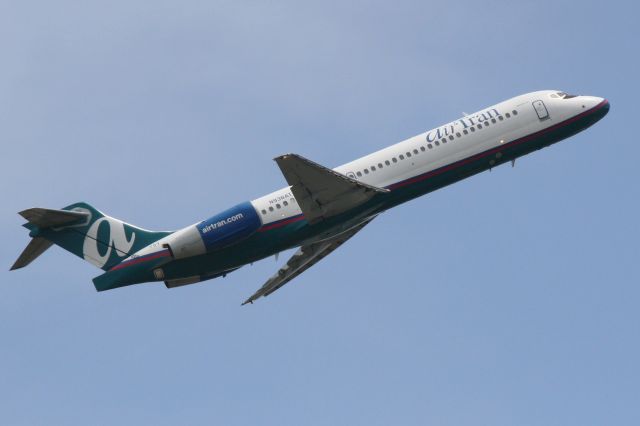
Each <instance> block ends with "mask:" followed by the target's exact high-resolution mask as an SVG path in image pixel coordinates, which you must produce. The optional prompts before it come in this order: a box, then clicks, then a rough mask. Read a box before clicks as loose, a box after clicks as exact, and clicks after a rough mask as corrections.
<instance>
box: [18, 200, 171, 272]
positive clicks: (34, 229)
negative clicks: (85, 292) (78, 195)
mask: <svg viewBox="0 0 640 426" xmlns="http://www.w3.org/2000/svg"><path fill="white" fill-rule="evenodd" d="M20 215H21V216H22V217H24V218H25V219H26V220H27V223H25V224H24V225H23V226H24V227H25V228H27V229H29V231H30V232H29V236H30V237H31V238H32V239H31V242H30V243H29V245H27V247H26V248H25V249H24V251H23V252H22V254H21V255H20V257H18V260H16V262H15V263H14V264H13V266H12V267H11V270H14V269H18V268H22V267H25V266H27V265H28V264H29V263H31V262H32V261H33V260H35V259H36V258H37V257H38V256H40V255H41V254H42V253H44V252H45V251H46V250H47V249H48V248H49V247H51V245H53V244H56V245H58V246H60V247H62V248H63V249H65V250H67V251H69V252H71V253H73V254H75V255H76V256H78V257H80V258H82V259H84V260H86V261H87V262H90V263H92V264H94V265H96V266H97V267H98V268H100V269H102V270H104V271H108V270H110V269H111V268H113V267H114V266H116V265H117V264H119V263H120V262H122V260H124V259H126V258H127V257H129V256H131V255H132V254H134V253H135V252H137V251H138V250H140V249H142V248H144V247H146V246H148V245H149V244H151V243H153V242H155V241H157V240H159V239H161V238H163V237H165V236H167V235H169V234H171V232H153V231H147V230H144V229H141V228H138V227H136V226H133V225H130V224H128V223H125V222H123V221H121V220H118V219H115V218H112V217H109V216H107V215H105V214H104V213H102V212H100V211H99V210H96V209H95V208H93V207H92V206H90V205H89V204H87V203H75V204H71V205H70V206H67V207H65V208H63V209H62V210H53V209H44V208H32V209H27V210H24V211H21V212H20Z"/></svg>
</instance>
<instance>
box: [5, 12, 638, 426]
mask: <svg viewBox="0 0 640 426" xmlns="http://www.w3.org/2000/svg"><path fill="white" fill-rule="evenodd" d="M0 10H1V12H2V13H0V35H1V37H0V52H1V56H0V63H1V65H2V66H1V67H0V129H1V130H0V132H1V133H0V134H1V135H2V147H3V155H2V156H0V174H1V175H0V178H1V179H0V182H2V183H1V184H0V185H2V196H3V200H4V202H3V203H2V204H1V206H0V208H1V214H0V233H1V234H0V236H1V237H2V240H3V244H2V245H1V246H0V258H1V259H2V262H3V263H4V265H5V267H6V268H5V271H4V272H0V277H1V278H0V283H1V284H2V285H0V342H2V345H1V348H0V365H1V366H2V368H0V422H1V423H2V424H12V425H33V424H79V425H80V424H81V425H85V424H149V423H153V424H159V425H163V424H225V425H247V424H250V425H254V424H265V425H270V424H273V425H287V424H291V425H298V424H310V425H327V424H330V425H336V424H345V425H346V424H348V425H353V424H367V425H387V424H405V425H412V424H416V425H422V424H439V425H478V424H490V425H513V424H518V425H566V424H581V425H602V424H617V425H635V424H638V423H639V422H640V408H639V407H640V388H639V387H638V382H637V379H638V377H639V375H640V367H639V363H638V359H640V340H639V337H638V336H639V335H638V329H639V326H640V314H639V313H638V306H639V302H640V288H639V287H638V284H640V273H639V272H638V261H639V260H640V249H639V248H638V243H637V242H638V240H639V239H640V228H639V225H638V220H637V218H638V213H639V210H640V203H639V201H638V200H640V190H639V189H638V178H639V176H638V172H637V170H638V167H637V164H636V159H637V157H638V154H640V149H639V148H638V145H637V143H636V139H637V138H636V137H635V132H634V124H635V122H636V121H637V119H636V118H635V117H634V116H633V114H634V111H635V107H634V106H633V104H632V103H633V99H634V98H635V97H637V94H638V89H639V87H638V81H637V77H638V71H639V67H638V64H639V60H638V55H637V43H638V40H640V32H639V31H638V28H637V23H636V17H637V16H638V7H637V6H636V5H635V4H634V3H633V2H631V1H628V2H623V1H610V2H601V1H598V2H596V1H584V2H568V1H567V2H565V1H537V2H527V3H525V2H507V1H504V2H502V1H486V2H481V3H479V2H467V1H458V2H455V3H451V2H444V1H435V2H393V4H392V3H391V2H349V3H346V4H345V2H317V3H315V4H314V3H308V4H301V2H235V1H229V2H209V1H180V2H170V1H153V2H151V1H126V2H124V1H113V2H78V1H59V2H34V1H22V2H4V3H2V5H0ZM539 89H561V90H565V91H568V92H571V93H579V94H591V95H597V96H603V97H606V98H607V99H609V100H610V102H611V105H612V107H611V111H610V113H609V115H608V116H607V117H606V118H605V119H604V120H603V121H601V122H600V123H598V124H597V125H596V126H594V127H593V128H591V129H589V130H587V131H586V132H584V133H581V134H579V135H577V136H575V137H573V138H571V139H570V140H567V141H564V142H562V143H560V144H557V145H555V146H553V147H551V148H549V149H545V150H542V151H539V152H536V153H534V154H532V155H530V156H527V157H525V158H522V159H520V160H518V162H517V164H516V167H515V168H514V169H511V168H510V167H509V166H502V167H499V168H496V169H494V170H493V172H491V173H484V174H481V175H478V176H475V177H473V178H471V179H468V180H466V181H463V182H460V183H458V184H456V185H453V186H451V187H448V188H445V189H443V190H440V191H438V192H435V193H432V194H430V195H428V196H425V197H422V198H420V199H418V200H415V201H412V202H410V203H408V204H406V205H403V206H401V207H399V208H397V209H394V210H392V211H389V212H387V213H385V214H384V215H382V216H381V217H380V218H378V219H377V220H376V221H375V222H374V223H372V224H371V225H370V226H368V227H367V228H366V229H365V230H364V231H363V232H362V233H361V234H359V235H358V236H357V237H355V238H354V239H353V240H351V241H349V243H348V244H345V245H344V246H343V247H341V248H340V249H339V250H338V251H337V252H336V253H334V254H333V255H332V256H330V257H328V258H327V259H325V260H323V261H322V262H321V263H319V264H318V265H316V266H314V267H313V268H312V269H310V270H309V271H307V272H306V273H305V274H304V275H302V276H301V277H299V278H298V279H296V280H295V281H293V282H292V283H290V284H289V285H287V286H286V287H284V288H283V289H282V290H280V291H278V292H277V293H276V294H274V295H273V296H271V297H269V298H267V299H262V300H260V301H259V303H256V304H254V305H252V306H244V307H240V303H241V302H242V301H243V300H244V299H245V298H246V297H247V296H249V295H250V294H252V293H253V292H254V291H255V290H256V289H257V288H258V287H259V286H261V285H262V283H263V282H264V281H265V280H266V279H267V278H268V277H269V276H271V275H272V274H273V273H274V271H275V270H276V269H277V268H278V266H279V265H280V264H282V263H283V262H284V261H285V259H286V257H287V255H288V253H283V254H282V255H281V256H280V260H279V261H278V262H276V261H274V259H273V258H271V259H265V260H263V261H262V262H259V263H256V264H254V265H253V266H251V267H249V266H247V267H245V268H242V269H241V270H239V271H237V272H235V273H233V274H231V275H229V276H228V277H227V278H225V279H219V280H213V281H209V282H206V283H203V284H197V285H193V286H187V287H183V288H179V289H174V290H167V289H166V288H165V287H164V286H163V285H162V284H145V285H139V286H132V287H128V288H124V289H120V290H115V291H110V292H104V293H96V292H95V290H94V288H93V285H92V283H91V279H92V278H93V277H95V276H96V275H98V274H99V272H100V271H98V270H97V269H95V268H94V267H93V266H92V265H90V264H88V263H84V262H82V261H80V260H79V259H77V258H75V257H73V256H71V255H69V254H68V253H66V252H64V251H63V250H61V249H58V248H52V249H51V250H49V251H48V252H47V253H46V254H44V255H43V256H42V257H41V258H39V259H38V260H37V261H36V262H34V263H33V264H32V265H30V266H29V267H28V268H26V269H23V270H20V271H16V272H11V273H9V272H8V268H9V267H10V265H11V264H12V263H13V261H14V260H15V258H16V257H17V256H18V254H19V253H20V251H21V250H22V248H23V247H24V246H25V245H26V243H27V241H28V238H27V234H26V232H25V230H24V229H22V228H21V227H20V224H21V223H22V220H21V218H20V217H19V216H18V215H17V214H16V212H18V211H20V210H23V209H25V208H29V207H35V206H40V207H51V208H59V207H62V206H64V205H67V204H70V203H72V202H75V201H87V202H89V203H91V204H93V205H95V206H96V207H97V208H99V209H101V210H103V211H105V212H107V213H109V214H110V215H112V216H114V217H118V218H121V219H123V220H126V221H128V222H131V223H134V224H137V225H139V226H142V227H145V228H149V229H175V228H178V227H181V226H184V225H187V224H189V223H193V222H195V221H197V220H200V219H203V218H205V217H208V216H210V215H212V214H215V213H217V212H219V211H221V210H223V209H225V208H227V207H229V206H231V205H233V204H235V203H238V202H241V201H244V200H248V199H252V198H256V197H258V196H261V195H263V194H265V193H267V192H270V191H272V190H275V189H278V188H280V187H282V186H284V185H285V181H284V178H283V177H282V176H281V174H280V172H279V170H278V168H277V166H276V165H275V163H274V162H273V161H272V158H273V157H275V156H276V155H279V154H282V153H286V152H296V153H299V154H301V155H304V156H306V157H309V158H311V159H313V160H314V161H317V162H319V163H322V164H325V165H327V166H337V165H339V164H342V163H345V162H347V161H350V160H352V159H354V158H356V157H359V156H362V155H365V154H367V153H370V152H372V151H374V150H377V149H379V148H382V147H384V146H387V145H390V144H392V143H395V142H398V141H400V140H402V139H405V138H407V137H410V136H413V135H414V134H418V133H420V132H423V131H425V130H427V129H430V128H433V127H436V126H438V125H440V124H442V123H444V122H447V121H450V120H453V119H455V118H457V117H459V116H460V114H461V113H462V111H468V112H469V111H474V110H477V109H480V108H482V107H484V106H488V105H491V104H493V103H496V102H499V101H501V100H503V99H506V98H509V97H512V96H515V95H517V94H520V93H524V92H528V91H533V90H539Z"/></svg>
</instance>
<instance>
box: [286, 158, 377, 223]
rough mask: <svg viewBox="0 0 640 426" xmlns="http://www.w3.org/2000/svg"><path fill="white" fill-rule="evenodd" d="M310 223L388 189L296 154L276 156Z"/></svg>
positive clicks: (340, 211) (356, 204) (352, 206)
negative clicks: (358, 179) (364, 181)
mask: <svg viewBox="0 0 640 426" xmlns="http://www.w3.org/2000/svg"><path fill="white" fill-rule="evenodd" d="M275 161H276V163H278V166H279V167H280V170H281V171H282V174H283V175H284V177H285V179H286V180H287V182H288V183H289V185H291V192H292V193H293V196H294V197H295V198H296V201H297V202H298V205H299V206H300V209H301V210H302V213H303V214H304V216H305V218H306V219H307V221H308V222H309V223H310V224H314V223H317V222H319V221H321V220H323V219H325V218H328V217H331V216H335V215H337V214H340V213H343V212H345V211H347V210H350V209H352V208H354V207H357V206H359V205H360V204H362V203H364V202H365V201H368V200H369V199H371V198H372V197H373V196H374V195H376V194H384V193H387V192H389V190H388V189H385V188H378V187H375V186H372V185H367V184H366V183H362V182H359V181H357V180H356V179H352V178H350V177H348V176H346V175H343V174H342V173H338V172H336V171H335V170H331V169H329V168H327V167H324V166H321V165H320V164H317V163H314V162H313V161H311V160H308V159H306V158H304V157H302V156H300V155H297V154H285V155H282V156H280V157H276V158H275Z"/></svg>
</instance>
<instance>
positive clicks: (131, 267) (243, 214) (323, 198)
mask: <svg viewBox="0 0 640 426" xmlns="http://www.w3.org/2000/svg"><path fill="white" fill-rule="evenodd" d="M608 111H609V102H608V101H607V100H606V99H603V98H598V97H594V96H575V95H570V94H567V93H565V92H560V91H557V90H545V91H539V92H532V93H527V94H524V95H521V96H517V97H515V98H512V99H509V100H506V101H504V102H500V103H498V104H496V105H492V106H490V107H488V108H485V109H482V110H480V111H478V112H476V113H473V114H465V115H464V117H462V118H459V119H457V120H455V121H452V122H450V123H447V124H445V125H443V126H440V127H437V128H435V129H433V130H429V131H427V132H425V133H422V134H420V135H417V136H414V137H412V138H409V139H407V140H405V141H403V142H400V143H397V144H395V145H392V146H390V147H388V148H384V149H382V150H380V151H377V152H374V153H373V154H369V155H367V156H364V157H362V158H359V159H357V160H355V161H351V162H350V163H347V164H344V165H342V166H340V167H336V168H335V169H330V168H327V167H324V166H322V165H320V164H317V163H315V162H313V161H311V160H308V159H306V158H304V157H302V156H300V155H297V154H285V155H282V156H279V157H276V158H275V161H276V163H277V164H278V167H279V168H280V170H281V171H282V174H283V175H284V178H285V180H286V181H287V183H288V185H289V186H287V187H286V188H282V189H280V190H278V191H275V192H272V193H270V194H268V195H265V196H263V197H260V198H256V199H255V200H252V201H247V202H244V203H242V204H238V205H236V206H234V207H231V208H230V209H228V210H225V211H223V212H221V213H219V214H216V215H215V216H213V217H210V218H209V219H206V220H203V221H202V222H198V223H196V224H193V225H190V226H187V227H186V228H182V229H179V230H177V231H173V232H153V231H147V230H144V229H141V228H138V227H136V226H133V225H130V224H128V223H125V222H122V221H120V220H118V219H114V218H112V217H109V216H107V215H105V214H104V213H102V212H100V211H98V210H96V209H95V208H93V207H92V206H90V205H89V204H87V203H83V202H80V203H75V204H71V205H70V206H67V207H64V208H63V209H60V210H55V209H46V208H31V209H27V210H24V211H22V212H20V215H22V216H23V217H24V218H25V219H26V220H27V223H26V224H24V226H25V227H26V228H27V229H28V230H29V231H30V232H29V236H30V237H31V238H32V239H31V241H30V243H29V245H28V246H27V247H26V248H25V250H24V251H23V252H22V254H21V255H20V257H19V258H18V260H17V261H16V262H15V264H14V265H13V267H12V268H11V269H18V268H22V267H24V266H26V265H28V264H29V263H30V262H31V261H33V260H34V259H35V258H37V257H38V256H39V255H41V254H42V253H43V252H44V251H45V250H47V249H48V248H49V247H50V246H51V245H52V244H56V245H58V246H60V247H62V248H64V249H65V250H68V251H70V252H71V253H73V254H75V255H76V256H78V257H81V258H82V259H84V260H86V261H88V262H91V263H93V264H94V265H95V266H97V267H98V268H100V269H102V270H103V271H104V273H103V274H102V275H100V276H98V277H96V278H94V279H93V282H94V284H95V287H96V289H97V290H98V291H103V290H111V289H114V288H117V287H123V286H127V285H130V284H137V283H143V282H150V281H161V282H164V284H165V285H166V286H167V287H168V288H173V287H178V286H183V285H187V284H193V283H197V282H200V281H204V280H209V279H211V278H216V277H220V276H225V275H226V274H228V273H230V272H232V271H235V270H236V269H238V268H240V267H241V266H243V265H246V264H249V263H252V262H255V261H257V260H260V259H263V258H266V257H268V256H272V255H274V254H277V253H279V252H281V251H283V250H286V249H290V248H295V247H299V248H298V250H297V251H296V252H295V253H294V254H293V256H292V257H291V258H290V259H289V260H288V261H287V263H286V265H284V266H283V267H282V268H280V269H279V270H278V272H277V273H276V274H275V275H273V276H272V277H271V278H269V279H268V280H267V281H266V283H265V284H264V285H263V286H262V287H261V288H260V289H258V290H257V291H256V292H255V293H254V294H253V295H251V296H250V297H249V298H248V299H247V300H246V301H245V302H244V303H243V304H245V303H253V302H254V301H255V300H256V299H258V298H260V297H262V296H268V295H270V294H271V293H273V292H274V291H276V290H278V289H279V288H280V287H282V286H283V285H285V284H286V283H288V282H289V281H291V280H292V279H293V278H295V277H297V276H298V275H300V274H301V273H302V272H304V271H305V270H307V269H308V268H309V267H311V266H313V265H314V264H315V263H317V262H318V261H320V260H321V259H322V258H324V257H325V256H327V255H328V254H329V253H331V252H332V251H334V250H335V249H336V248H338V247H339V246H340V245H342V244H343V243H345V242H346V241H347V240H348V239H349V238H351V237H352V236H354V235H355V234H356V233H357V232H358V231H360V230H361V229H362V228H364V227H365V226H366V225H367V224H368V223H369V222H371V221H372V220H373V219H375V218H376V216H378V215H379V214H381V213H382V212H385V211H386V210H389V209H390V208H392V207H395V206H397V205H398V204H401V203H404V202H406V201H409V200H411V199H413V198H416V197H419V196H421V195H424V194H427V193H429V192H431V191H434V190H436V189H439V188H442V187H444V186H447V185H450V184H452V183H455V182H457V181H459V180H461V179H464V178H467V177H469V176H472V175H475V174H477V173H480V172H483V171H485V170H490V169H491V168H492V167H496V166H498V165H500V164H503V163H507V162H512V164H513V162H515V160H516V159H517V158H518V157H521V156H523V155H526V154H529V153H531V152H533V151H536V150H538V149H541V148H544V147H546V146H549V145H551V144H554V143H556V142H559V141H561V140H563V139H566V138H568V137H569V136H572V135H575V134H576V133H578V132H580V131H582V130H584V129H586V128H587V127H589V126H591V125H593V124H594V123H596V122H597V121H598V120H600V119H601V118H603V117H604V116H605V115H606V114H607V112H608Z"/></svg>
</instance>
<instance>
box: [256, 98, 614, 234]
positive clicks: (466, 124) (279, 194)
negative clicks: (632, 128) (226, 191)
mask: <svg viewBox="0 0 640 426" xmlns="http://www.w3.org/2000/svg"><path fill="white" fill-rule="evenodd" d="M556 93H558V91H556V90H544V91H539V92H531V93H527V94H524V95H521V96H517V97H515V98H511V99H509V100H506V101H504V102H500V103H499V104H496V105H493V106H490V107H488V108H485V109H482V110H480V111H478V112H476V113H473V114H469V115H466V116H465V117H462V118H460V119H457V120H455V121H452V122H450V123H447V124H445V125H443V126H440V127H437V128H435V129H432V130H429V131H427V132H424V133H421V134H419V135H417V136H414V137H412V138H409V139H406V140H404V141H402V142H399V143H397V144H395V145H391V146H389V147H387V148H384V149H381V150H379V151H376V152H374V153H372V154H369V155H366V156H364V157H361V158H358V159H356V160H354V161H351V162H349V163H346V164H343V165H341V166H339V167H336V168H335V169H334V170H336V171H338V172H340V173H342V174H345V175H347V176H350V177H353V178H355V179H358V180H361V181H362V182H364V183H367V184H370V185H373V186H377V187H381V188H388V187H393V185H395V184H398V183H400V182H403V181H406V180H408V179H411V178H413V177H415V176H419V175H422V174H424V173H427V172H429V171H431V170H436V169H438V168H441V167H443V166H446V165H448V164H452V163H455V162H457V161H460V160H462V159H465V158H468V157H472V156H473V155H476V154H478V153H481V152H484V151H487V150H488V149H491V148H494V147H496V146H499V145H500V144H506V143H509V142H511V141H513V140H517V139H520V138H522V137H524V136H526V135H529V134H533V133H536V132H538V131H540V130H544V129H545V128H548V127H551V126H553V125H555V124H556V123H560V122H563V121H565V120H567V119H570V118H571V117H573V116H576V115H578V114H581V113H582V112H584V111H585V110H589V109H590V108H593V107H594V106H596V105H598V104H599V103H600V102H602V101H603V99H602V98H598V97H593V96H576V97H572V98H570V99H562V98H559V97H552V95H554V94H556ZM535 101H542V103H543V105H544V107H545V108H546V110H547V113H548V116H547V118H543V119H540V118H539V116H538V113H537V112H536V110H535V109H534V106H533V102H535ZM471 129H473V130H471ZM401 158H402V159H401ZM394 159H395V161H394ZM285 202H286V203H285ZM252 204H253V206H254V207H255V209H256V210H257V211H258V212H260V214H261V218H262V222H263V224H265V225H266V224H269V223H273V222H276V221H280V220H283V219H287V218H290V217H294V216H297V215H300V214H301V210H300V208H299V207H298V206H297V204H296V203H295V198H294V197H293V195H292V194H291V191H290V189H289V188H288V187H287V188H282V189H279V190H277V191H275V192H272V193H270V194H267V195H265V196H263V197H260V198H257V199H255V200H252Z"/></svg>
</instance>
